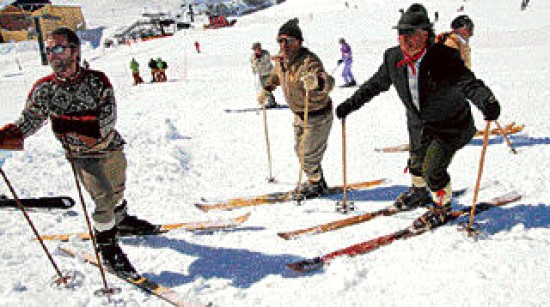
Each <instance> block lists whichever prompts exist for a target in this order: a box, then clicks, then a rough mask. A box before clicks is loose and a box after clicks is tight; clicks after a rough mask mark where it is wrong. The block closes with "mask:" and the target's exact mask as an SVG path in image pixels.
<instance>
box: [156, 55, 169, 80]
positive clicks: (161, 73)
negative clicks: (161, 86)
mask: <svg viewBox="0 0 550 307" xmlns="http://www.w3.org/2000/svg"><path fill="white" fill-rule="evenodd" d="M166 69H168V63H166V62H165V61H163V60H162V59H161V58H158V59H157V81H158V82H166V81H167V78H166Z"/></svg>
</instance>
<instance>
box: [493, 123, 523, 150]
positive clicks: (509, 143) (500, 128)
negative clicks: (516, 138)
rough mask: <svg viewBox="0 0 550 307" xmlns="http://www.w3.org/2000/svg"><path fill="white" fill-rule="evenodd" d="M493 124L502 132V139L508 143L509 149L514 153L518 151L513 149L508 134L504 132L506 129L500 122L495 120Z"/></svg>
mask: <svg viewBox="0 0 550 307" xmlns="http://www.w3.org/2000/svg"><path fill="white" fill-rule="evenodd" d="M495 124H496V125H497V128H498V130H500V133H501V134H502V136H503V137H504V139H505V140H506V143H508V147H510V150H511V151H512V152H513V153H514V154H517V153H518V152H517V151H516V149H515V148H514V146H513V145H512V142H510V138H509V137H508V134H507V133H506V131H505V130H504V129H502V127H501V126H500V124H499V123H498V120H495Z"/></svg>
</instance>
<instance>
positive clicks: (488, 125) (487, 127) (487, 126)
mask: <svg viewBox="0 0 550 307" xmlns="http://www.w3.org/2000/svg"><path fill="white" fill-rule="evenodd" d="M490 128H491V121H487V123H486V124H485V130H484V131H483V148H482V149H481V158H480V159H479V170H478V172H477V181H476V187H475V189H474V199H473V203H472V209H471V210H470V221H469V222H468V228H467V230H468V236H471V235H472V232H473V228H472V227H473V224H474V215H475V212H476V204H477V196H478V193H479V186H480V184H481V175H482V174H483V164H484V162H485V153H486V151H487V144H488V143H489V130H490Z"/></svg>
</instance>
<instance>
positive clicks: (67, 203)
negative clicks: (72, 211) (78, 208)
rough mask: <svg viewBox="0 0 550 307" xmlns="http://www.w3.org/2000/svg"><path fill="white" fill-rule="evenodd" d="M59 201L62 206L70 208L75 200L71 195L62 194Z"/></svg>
mask: <svg viewBox="0 0 550 307" xmlns="http://www.w3.org/2000/svg"><path fill="white" fill-rule="evenodd" d="M61 202H62V203H63V208H71V207H73V206H74V205H75V203H76V202H75V201H74V199H73V198H72V197H69V196H64V197H62V198H61Z"/></svg>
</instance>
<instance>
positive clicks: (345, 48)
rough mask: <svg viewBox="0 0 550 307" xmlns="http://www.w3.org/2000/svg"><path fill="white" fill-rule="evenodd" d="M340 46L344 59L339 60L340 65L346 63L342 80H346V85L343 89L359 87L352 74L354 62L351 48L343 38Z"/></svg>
mask: <svg viewBox="0 0 550 307" xmlns="http://www.w3.org/2000/svg"><path fill="white" fill-rule="evenodd" d="M338 42H339V43H340V45H341V46H342V47H340V51H341V52H342V58H341V59H339V60H338V65H340V64H342V62H343V63H344V69H343V70H342V78H344V82H345V83H346V84H344V85H343V86H342V87H350V86H355V85H357V82H355V78H354V77H353V74H352V73H351V63H352V62H353V59H352V56H351V47H350V46H349V45H348V43H346V40H345V39H343V38H341V39H340V40H339V41H338Z"/></svg>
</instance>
